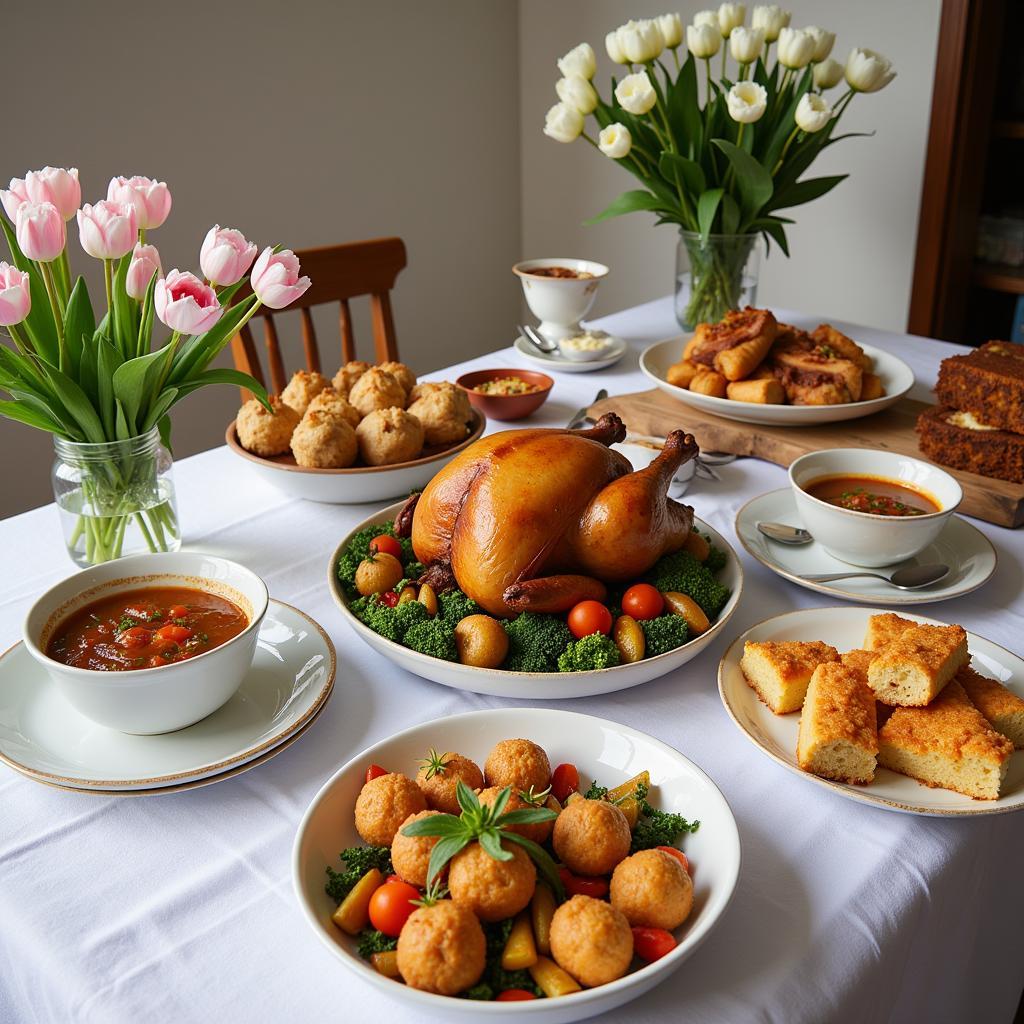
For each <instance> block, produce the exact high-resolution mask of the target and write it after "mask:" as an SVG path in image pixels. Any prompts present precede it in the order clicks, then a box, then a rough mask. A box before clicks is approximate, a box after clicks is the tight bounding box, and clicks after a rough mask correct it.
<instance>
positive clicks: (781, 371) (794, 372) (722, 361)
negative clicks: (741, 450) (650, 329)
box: [640, 306, 914, 426]
mask: <svg viewBox="0 0 1024 1024" xmlns="http://www.w3.org/2000/svg"><path fill="white" fill-rule="evenodd" d="M640 369H641V370H642V371H643V372H644V374H646V376H648V377H649V378H650V379H651V380H652V381H653V382H654V383H655V384H656V385H657V386H658V387H659V388H661V390H662V391H665V392H666V393H668V394H670V395H672V396H674V397H675V398H678V399H679V400H680V401H682V402H685V403H686V404H687V405H691V406H694V407H695V408H697V409H701V410H703V411H704V412H710V413H713V414H714V415H716V416H722V417H724V418H725V419H731V420H739V421H740V422H743V423H761V424H768V425H781V426H812V425H815V424H820V423H834V422H837V421H839V420H852V419H858V418H860V417H861V416H870V415H871V414H872V413H875V412H879V411H880V410H882V409H885V408H888V407H889V406H890V405H892V404H893V403H894V402H896V401H898V400H899V399H900V398H901V397H902V396H903V395H905V394H906V393H907V392H908V391H909V390H910V389H911V388H912V387H913V385H914V373H913V371H912V370H911V369H910V367H909V366H908V365H907V364H906V363H905V362H903V360H902V359H898V358H897V357H896V356H894V355H891V354H890V353H888V352H885V351H884V350H882V349H878V348H874V347H873V346H870V345H860V344H858V343H857V342H856V341H854V340H853V339H852V338H850V337H848V336H847V335H845V334H843V333H842V331H839V330H837V329H836V328H835V327H833V326H832V325H831V324H819V325H818V326H817V327H815V328H814V329H813V330H810V331H808V330H804V329H802V328H799V327H794V326H792V325H790V324H784V323H780V322H779V321H778V320H776V318H775V316H774V314H773V313H772V312H771V310H768V309H753V308H751V307H749V306H748V307H747V308H746V309H742V310H731V311H730V312H728V313H726V315H725V316H724V317H723V319H722V320H721V321H720V322H719V323H716V324H698V325H697V328H696V330H695V331H694V332H693V334H692V335H691V336H690V337H689V338H686V339H684V340H683V341H682V343H680V341H679V339H676V338H671V339H669V340H667V341H659V342H656V343H655V344H654V345H651V346H650V347H649V348H647V349H646V350H645V351H644V352H643V354H642V355H641V356H640Z"/></svg>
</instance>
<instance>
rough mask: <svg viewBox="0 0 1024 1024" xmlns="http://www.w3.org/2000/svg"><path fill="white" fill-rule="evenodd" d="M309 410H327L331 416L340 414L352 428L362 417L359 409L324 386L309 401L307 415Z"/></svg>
mask: <svg viewBox="0 0 1024 1024" xmlns="http://www.w3.org/2000/svg"><path fill="white" fill-rule="evenodd" d="M311 412H327V413H330V414H331V415H332V416H340V417H341V418H342V419H343V420H348V422H349V423H350V424H351V425H352V428H353V429H355V428H356V427H358V426H359V421H360V420H361V419H362V416H360V415H359V410H358V409H357V408H356V407H355V406H354V405H352V403H351V402H349V400H348V399H347V398H345V397H344V396H343V395H340V394H338V392H337V391H335V390H334V388H332V387H326V388H324V389H323V391H321V392H320V394H319V395H317V396H316V398H314V399H313V401H312V402H310V403H309V408H307V409H306V415H307V416H308V415H309V414H310V413H311Z"/></svg>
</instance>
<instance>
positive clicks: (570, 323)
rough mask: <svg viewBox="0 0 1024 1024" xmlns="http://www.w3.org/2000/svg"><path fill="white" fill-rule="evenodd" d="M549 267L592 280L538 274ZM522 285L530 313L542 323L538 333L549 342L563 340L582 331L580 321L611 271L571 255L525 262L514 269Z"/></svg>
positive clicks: (588, 310)
mask: <svg viewBox="0 0 1024 1024" xmlns="http://www.w3.org/2000/svg"><path fill="white" fill-rule="evenodd" d="M548 267H565V268H566V269H568V270H574V271H575V272H576V273H577V274H580V273H586V274H590V275H591V276H590V277H545V276H542V275H538V274H537V273H536V271H538V270H544V269H545V268H548ZM512 273H513V274H516V275H517V276H518V278H519V280H520V281H521V282H522V285H523V294H524V295H525V296H526V304H527V305H528V306H529V307H530V312H531V313H533V315H534V316H535V317H536V318H537V319H538V320H540V322H541V323H540V327H539V328H538V330H539V331H540V333H541V334H543V335H544V337H545V338H547V339H548V340H549V341H561V340H562V339H563V338H568V337H569V336H570V335H572V334H578V333H579V331H580V321H581V320H582V319H583V318H584V317H585V316H586V315H587V313H589V312H590V307H591V306H593V304H594V299H596V298H597V288H598V285H599V284H600V283H601V278H603V277H607V276H608V268H607V267H606V266H605V265H604V264H603V263H595V262H594V261H593V260H580V259H574V258H571V257H568V256H564V257H562V256H559V257H547V258H545V259H537V260H522V261H520V262H519V263H517V264H516V265H515V266H514V267H513V268H512Z"/></svg>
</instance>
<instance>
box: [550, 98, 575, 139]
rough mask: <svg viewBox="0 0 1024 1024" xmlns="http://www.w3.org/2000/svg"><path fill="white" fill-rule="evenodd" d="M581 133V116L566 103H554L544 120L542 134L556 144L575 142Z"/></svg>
mask: <svg viewBox="0 0 1024 1024" xmlns="http://www.w3.org/2000/svg"><path fill="white" fill-rule="evenodd" d="M582 131H583V115H582V114H581V113H580V112H579V111H578V110H577V109H576V108H575V107H570V106H569V105H568V104H567V103H556V104H555V105H554V106H553V107H552V108H551V109H550V110H549V111H548V115H547V117H546V118H545V119H544V134H545V135H548V136H550V137H551V138H552V139H554V140H555V141H556V142H575V141H576V140H577V139H578V138H579V137H580V134H581V133H582Z"/></svg>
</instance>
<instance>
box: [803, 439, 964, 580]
mask: <svg viewBox="0 0 1024 1024" xmlns="http://www.w3.org/2000/svg"><path fill="white" fill-rule="evenodd" d="M847 474H849V475H850V476H864V475H867V476H880V477H888V478H889V479H890V480H896V481H898V482H900V483H905V484H909V485H910V486H912V487H916V488H918V489H919V490H922V491H925V492H926V493H927V494H929V495H931V496H932V497H934V499H935V501H936V502H937V503H938V506H939V511H938V512H929V513H928V514H927V515H921V516H905V517H904V516H879V515H874V514H872V513H870V512H854V511H852V510H850V509H847V508H839V506H838V505H830V504H829V503H828V502H827V501H822V500H821V499H820V498H814V497H812V496H811V495H810V494H808V493H807V491H806V490H805V489H804V488H806V487H809V486H810V485H812V484H813V483H814V481H815V480H820V479H821V478H822V477H827V476H846V475H847ZM789 483H790V486H791V487H792V489H793V497H794V499H795V501H796V507H797V511H798V512H799V514H800V518H801V521H802V522H803V524H804V527H805V529H807V530H808V531H809V532H810V534H811V536H812V537H813V538H814V539H815V540H816V541H819V542H820V543H821V545H822V546H823V547H824V548H825V550H826V551H828V553H829V554H830V555H834V556H835V557H836V558H838V559H839V560H840V561H843V562H848V563H849V564H850V565H860V566H866V567H869V568H878V567H881V566H884V565H894V564H896V563H897V562H903V561H905V560H906V559H908V558H913V556H914V555H916V554H917V553H918V552H919V551H922V550H924V548H926V547H927V546H928V545H929V544H931V543H932V541H934V540H935V538H936V537H938V535H939V534H940V533H941V532H942V529H943V527H944V526H945V525H946V522H947V521H948V520H949V517H950V516H951V515H952V514H953V513H954V511H956V508H957V506H959V504H960V502H961V501H963V497H964V492H963V490H962V488H961V487H960V485H959V484H958V483H957V482H956V480H954V479H953V477H951V476H950V475H949V474H948V473H947V472H945V470H942V469H939V468H938V466H933V465H932V464H931V463H930V462H922V461H921V460H920V459H915V458H912V457H911V456H909V455H899V454H897V453H896V452H883V451H877V450H875V449H871V448H827V449H825V450H824V451H820V452H809V453H808V454H807V455H801V456H800V458H798V459H796V460H795V461H794V462H793V463H792V464H791V465H790V467H789Z"/></svg>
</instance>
